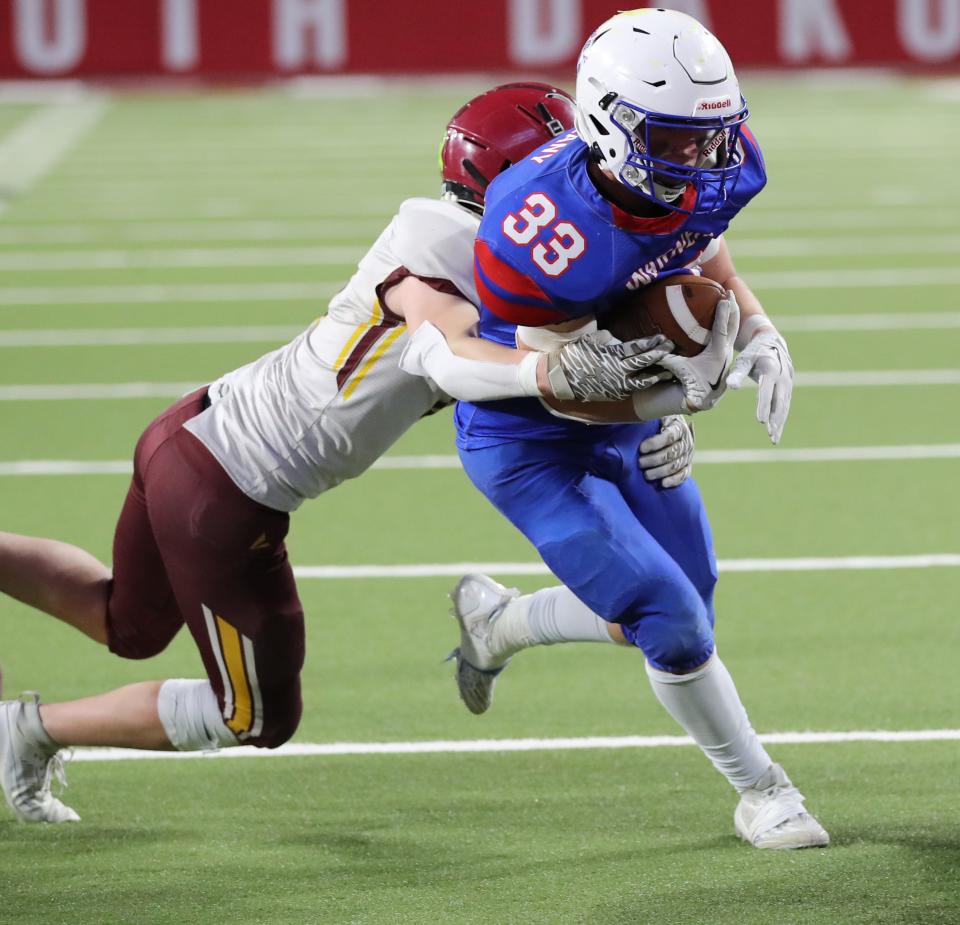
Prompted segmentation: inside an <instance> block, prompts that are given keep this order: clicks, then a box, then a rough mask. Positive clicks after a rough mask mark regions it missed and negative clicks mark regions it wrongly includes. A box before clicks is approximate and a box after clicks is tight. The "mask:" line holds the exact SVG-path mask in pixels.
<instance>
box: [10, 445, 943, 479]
mask: <svg viewBox="0 0 960 925" xmlns="http://www.w3.org/2000/svg"><path fill="white" fill-rule="evenodd" d="M902 459H960V443H934V444H912V445H905V446H826V447H811V448H809V449H792V450H791V449H781V448H778V449H769V450H766V449H764V450H698V451H697V456H696V459H695V464H696V465H697V467H699V466H710V465H724V464H731V463H732V464H736V465H742V464H744V463H781V462H789V463H807V462H878V461H884V460H902ZM372 468H374V469H384V470H386V469H389V470H399V471H403V470H408V469H460V468H461V465H460V459H459V457H457V456H441V455H422V456H384V457H383V458H382V459H378V460H377V461H376V462H375V463H374V464H373V467H372ZM132 471H133V468H132V464H131V463H130V462H129V460H126V459H105V460H77V459H14V460H8V461H6V462H0V476H12V475H24V476H36V475H130V473H131V472H132Z"/></svg>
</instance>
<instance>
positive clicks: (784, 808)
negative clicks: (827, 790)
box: [733, 764, 830, 849]
mask: <svg viewBox="0 0 960 925" xmlns="http://www.w3.org/2000/svg"><path fill="white" fill-rule="evenodd" d="M733 827H734V829H735V830H736V833H737V835H739V836H740V837H741V838H742V839H743V840H744V841H745V842H749V843H750V844H751V845H753V847H754V848H772V849H783V848H822V847H825V846H826V845H829V844H830V836H829V835H828V834H827V831H826V829H824V827H823V826H822V825H820V823H819V822H817V820H816V819H815V818H814V817H813V816H811V815H810V813H808V812H807V809H806V807H805V806H804V805H803V794H802V793H801V792H800V791H799V790H797V788H796V787H794V786H793V784H792V783H791V782H790V778H789V777H787V772H786V771H784V770H783V768H781V767H780V765H779V764H772V765H770V767H769V769H768V770H767V772H766V774H764V775H763V777H761V778H760V780H758V781H757V783H756V784H755V785H754V786H753V787H751V788H750V789H749V790H744V791H743V793H741V794H740V803H739V804H738V805H737V809H736V812H735V813H734V814H733Z"/></svg>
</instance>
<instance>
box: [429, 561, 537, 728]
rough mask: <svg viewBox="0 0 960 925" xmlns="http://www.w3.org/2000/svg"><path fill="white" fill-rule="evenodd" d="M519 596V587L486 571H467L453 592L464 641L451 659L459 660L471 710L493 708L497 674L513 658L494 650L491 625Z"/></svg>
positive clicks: (459, 684) (459, 673) (460, 687)
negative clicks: (468, 572)
mask: <svg viewBox="0 0 960 925" xmlns="http://www.w3.org/2000/svg"><path fill="white" fill-rule="evenodd" d="M519 596H520V592H519V591H518V590H517V589H516V588H505V587H504V586H503V585H501V584H499V583H498V582H496V581H494V580H493V579H492V578H488V577H487V576H486V575H465V576H464V577H463V578H461V579H460V581H459V582H458V583H457V586H456V587H455V588H454V589H453V591H451V592H450V599H451V600H452V601H453V609H452V610H451V611H450V612H451V613H452V614H453V615H454V616H455V617H456V618H457V622H458V623H459V624H460V645H459V646H458V647H457V648H456V649H454V650H453V651H452V652H451V653H450V654H449V655H448V656H447V661H450V659H452V658H455V659H456V660H457V675H456V677H457V688H458V690H459V691H460V699H461V700H462V701H463V702H464V703H465V704H466V706H467V709H468V710H469V711H470V712H471V713H476V714H480V713H486V711H487V710H489V709H490V704H491V703H492V702H493V686H494V684H496V682H497V675H499V674H500V672H501V671H503V669H504V668H505V667H506V665H507V662H508V661H510V659H509V658H497V656H496V655H495V654H494V653H493V652H492V651H491V649H490V626H491V624H492V623H493V621H494V620H495V619H496V618H497V617H498V616H499V615H500V613H501V611H502V610H503V608H504V606H506V604H508V603H509V602H510V601H512V600H513V599H514V598H516V597H519Z"/></svg>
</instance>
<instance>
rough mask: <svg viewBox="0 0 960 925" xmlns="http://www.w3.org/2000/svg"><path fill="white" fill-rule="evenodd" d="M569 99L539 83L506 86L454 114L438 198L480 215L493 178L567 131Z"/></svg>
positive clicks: (571, 107) (445, 142)
mask: <svg viewBox="0 0 960 925" xmlns="http://www.w3.org/2000/svg"><path fill="white" fill-rule="evenodd" d="M575 112H576V108H575V103H574V101H573V99H572V98H571V97H570V96H569V95H568V94H567V93H564V92H563V90H558V89H557V88H556V87H551V86H550V85H549V84H542V83H533V82H529V83H512V84H503V85H502V86H500V87H494V88H493V89H492V90H488V91H487V92H486V93H481V94H480V96H475V97H474V98H473V99H472V100H470V102H469V103H467V104H466V105H465V106H462V107H461V108H460V109H458V110H457V112H456V113H455V114H454V116H453V118H452V119H451V120H450V122H449V124H448V125H447V132H446V135H445V136H444V140H443V146H442V147H441V148H440V168H441V173H442V175H443V194H444V198H445V199H447V198H449V199H455V200H456V201H457V202H459V203H460V204H461V205H462V206H466V208H468V209H471V210H472V211H474V212H479V213H482V212H483V196H484V193H485V192H486V190H487V187H488V186H489V185H490V182H491V181H492V180H493V178H494V177H495V176H496V175H497V174H498V173H501V172H502V171H504V170H506V169H507V168H508V167H509V166H510V165H511V164H513V163H515V162H516V161H519V160H521V159H522V158H524V157H526V156H527V155H528V154H529V153H530V152H531V151H533V150H534V149H536V148H539V147H540V145H542V144H545V143H546V142H548V141H550V139H551V138H555V137H556V136H557V135H560V134H562V133H563V132H566V131H570V130H571V129H572V128H573V117H574V114H575Z"/></svg>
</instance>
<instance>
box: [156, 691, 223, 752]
mask: <svg viewBox="0 0 960 925" xmlns="http://www.w3.org/2000/svg"><path fill="white" fill-rule="evenodd" d="M157 713H159V714H160V722H161V723H163V728H164V731H165V732H166V733H167V738H168V739H169V740H170V744H171V745H172V746H173V747H174V748H175V749H177V750H178V751H181V752H196V751H201V750H203V751H208V750H214V751H215V750H216V749H218V748H230V747H231V746H233V745H239V744H240V743H239V742H238V741H237V737H236V736H235V735H234V734H233V732H231V731H230V729H229V728H228V727H227V724H226V723H225V722H224V721H223V716H222V715H221V714H220V705H219V704H218V703H217V695H216V694H215V693H214V692H213V688H212V687H211V686H210V682H209V681H193V680H190V679H187V678H171V679H170V680H169V681H164V682H163V684H162V685H161V687H160V694H159V696H158V697H157Z"/></svg>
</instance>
